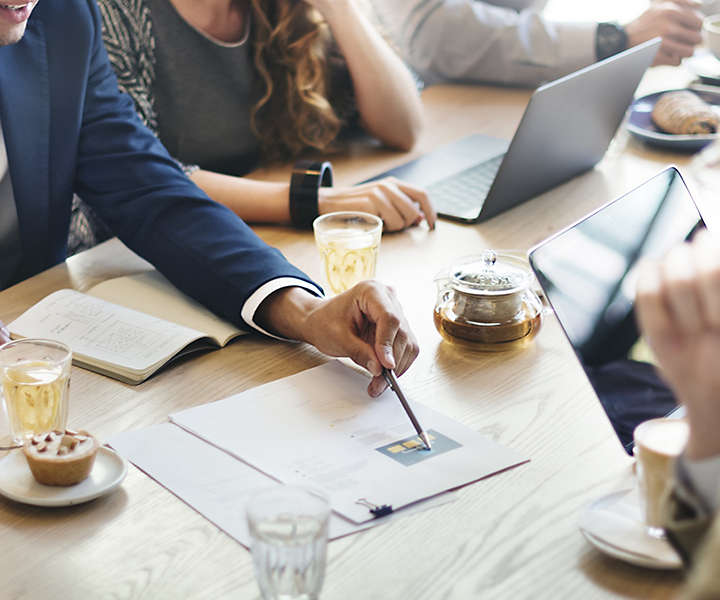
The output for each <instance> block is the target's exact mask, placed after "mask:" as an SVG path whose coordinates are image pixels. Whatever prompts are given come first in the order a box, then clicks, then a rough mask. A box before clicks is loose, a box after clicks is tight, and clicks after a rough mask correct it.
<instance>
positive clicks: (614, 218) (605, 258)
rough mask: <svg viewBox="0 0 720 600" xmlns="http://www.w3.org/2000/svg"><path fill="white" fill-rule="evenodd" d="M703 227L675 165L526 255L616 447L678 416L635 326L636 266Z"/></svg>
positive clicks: (673, 400)
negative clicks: (643, 428) (650, 422)
mask: <svg viewBox="0 0 720 600" xmlns="http://www.w3.org/2000/svg"><path fill="white" fill-rule="evenodd" d="M704 226H705V223H704V221H703V219H702V217H701V215H700V213H699V211H698V209H697V207H696V206H695V203H694V202H693V199H692V197H691V196H690V193H689V192H688V189H687V187H686V186H685V182H684V181H683V180H682V177H681V176H680V174H679V173H678V172H677V170H676V169H675V168H674V167H671V168H668V169H666V170H664V171H662V172H661V173H659V174H658V175H656V176H655V177H653V178H652V179H650V180H648V181H647V182H645V183H643V184H642V185H641V186H639V187H638V188H636V189H634V190H633V191H631V192H629V193H627V194H625V195H624V196H621V197H620V198H618V199H617V200H614V201H613V202H610V203H609V204H607V205H605V206H603V207H602V208H600V209H599V210H597V211H596V212H594V213H592V214H590V215H588V216H587V217H585V218H584V219H582V220H581V221H579V222H577V223H575V224H574V225H572V226H570V227H568V228H567V229H565V230H564V231H561V232H560V233H558V234H557V235H555V236H553V237H551V238H549V239H548V240H546V241H544V242H542V243H541V244H539V245H538V246H536V247H535V248H533V249H532V250H531V251H530V252H529V259H530V264H531V265H532V268H533V270H534V271H535V274H536V276H537V278H538V281H539V282H540V285H541V286H542V288H543V291H544V292H545V297H546V298H547V300H548V301H549V302H550V304H551V305H552V307H553V309H554V311H555V314H556V316H557V318H558V320H559V321H560V325H561V326H562V328H563V330H564V331H565V334H566V335H567V337H568V339H569V340H570V343H571V344H572V347H573V349H574V350H575V353H576V355H577V357H578V359H579V360H580V363H581V365H582V367H583V369H584V370H585V373H586V374H587V375H588V379H589V380H590V383H591V384H592V386H593V388H594V390H595V392H596V394H597V395H598V398H599V399H600V402H601V403H602V405H603V408H604V409H605V412H606V413H607V415H608V417H609V419H610V421H611V423H612V424H613V427H614V428H615V432H616V433H617V435H618V437H619V438H620V441H621V442H622V443H623V446H625V448H626V450H627V451H628V452H630V449H631V447H632V429H633V428H634V426H635V425H637V424H638V423H640V422H642V421H644V420H646V419H648V418H652V417H661V416H668V415H671V414H674V415H677V416H679V414H678V413H677V412H676V408H677V407H676V404H675V399H674V397H673V395H672V392H671V391H670V390H669V389H668V388H667V386H666V385H665V384H664V383H663V382H662V380H661V379H660V378H659V377H658V376H657V373H656V371H655V369H654V367H653V365H652V364H651V362H650V360H651V354H650V352H649V350H648V347H647V346H646V345H645V343H644V341H643V340H642V338H641V337H640V336H639V333H638V329H637V326H636V324H635V314H634V301H635V284H636V273H637V265H638V262H639V261H640V260H641V259H643V258H646V257H649V258H661V257H662V256H663V255H664V254H665V253H666V252H667V251H668V250H669V249H670V248H672V247H673V246H675V245H677V244H678V243H680V242H682V241H683V240H686V239H688V238H689V237H691V235H692V234H693V233H694V231H696V230H697V228H699V227H704Z"/></svg>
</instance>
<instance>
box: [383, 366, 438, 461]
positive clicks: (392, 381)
mask: <svg viewBox="0 0 720 600" xmlns="http://www.w3.org/2000/svg"><path fill="white" fill-rule="evenodd" d="M383 377H384V378H385V381H387V384H388V385H389V386H390V389H391V390H392V391H393V392H395V395H396V396H397V397H398V400H400V404H402V407H403V408H404V409H405V412H406V413H407V416H408V417H410V422H411V423H412V425H413V427H414V428H415V431H416V432H417V434H418V437H419V438H420V439H421V440H422V441H423V443H424V444H425V447H426V448H427V449H428V450H432V447H431V446H430V438H429V437H428V434H427V433H425V431H424V430H423V428H422V427H421V426H420V423H419V422H418V420H417V417H416V416H415V413H414V412H413V410H412V408H410V404H408V401H407V399H406V398H405V394H403V391H402V390H401V389H400V385H399V384H398V381H397V378H396V377H395V373H393V371H392V370H391V369H383Z"/></svg>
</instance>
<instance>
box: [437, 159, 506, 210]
mask: <svg viewBox="0 0 720 600" xmlns="http://www.w3.org/2000/svg"><path fill="white" fill-rule="evenodd" d="M504 157H505V155H504V154H499V155H498V156H494V157H493V158H491V159H489V160H486V161H485V162H482V163H480V164H478V165H473V166H472V167H469V168H467V169H465V170H464V171H460V172H459V173H456V174H455V175H451V176H450V177H447V178H445V179H441V180H440V181H436V182H435V183H433V184H431V185H429V186H428V188H427V191H428V194H429V195H430V198H431V200H432V201H433V204H434V205H435V208H436V210H437V211H438V212H439V213H442V214H445V215H450V216H456V217H462V218H474V217H477V215H478V214H479V213H480V208H481V207H482V205H483V203H484V202H485V198H486V197H487V194H488V192H489V191H490V187H491V186H492V183H493V181H494V180H495V176H496V175H497V172H498V170H499V169H500V164H501V163H502V161H503V158H504Z"/></svg>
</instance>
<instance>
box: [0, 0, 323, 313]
mask: <svg viewBox="0 0 720 600" xmlns="http://www.w3.org/2000/svg"><path fill="white" fill-rule="evenodd" d="M209 93H211V92H209ZM0 122H1V123H2V129H3V133H4V136H5V144H6V147H7V154H8V162H9V167H10V174H11V177H12V183H13V190H14V193H15V202H16V205H17V212H18V219H19V226H20V237H21V241H22V251H23V260H22V264H21V266H20V268H19V271H18V273H17V276H16V280H20V279H24V278H26V277H29V276H30V275H33V274H35V273H38V272H39V271H41V270H43V269H46V268H48V267H50V266H52V265H54V264H57V263H59V262H61V261H63V260H64V259H65V252H66V250H65V249H66V246H67V235H68V225H69V221H70V208H71V201H72V196H73V192H76V193H77V194H78V195H80V196H81V197H82V198H83V199H84V200H85V201H86V202H87V203H88V204H90V205H91V206H92V207H93V208H94V209H95V210H96V211H97V212H98V214H99V215H100V216H101V217H102V218H103V219H104V221H105V222H106V223H107V224H108V225H109V226H110V228H111V229H112V231H113V232H114V233H115V234H116V235H117V236H118V237H119V238H120V239H121V240H122V241H123V242H124V243H125V244H126V245H127V246H128V247H130V248H132V250H134V251H135V252H137V253H138V254H139V255H140V256H142V257H144V258H145V259H147V260H148V261H150V262H151V263H152V264H154V265H155V266H156V268H157V269H158V270H159V271H160V272H162V273H163V274H164V275H165V276H166V277H168V279H170V280H171V281H172V282H173V283H174V284H175V285H176V286H177V287H178V288H180V289H181V290H183V291H185V292H186V293H187V294H189V295H190V296H192V297H194V298H196V299H197V300H198V301H200V302H201V303H203V304H205V305H206V306H208V307H209V308H210V309H212V310H213V311H214V312H216V313H217V314H219V315H220V316H222V317H224V318H226V319H228V320H230V321H232V322H234V323H236V324H238V325H240V326H243V325H244V324H243V322H242V320H241V318H240V310H241V308H242V306H243V304H244V302H245V300H246V299H247V298H248V297H249V296H250V295H251V294H252V293H253V292H254V291H255V290H256V289H257V288H258V287H260V286H261V285H263V284H264V283H266V282H268V281H270V280H272V279H275V278H277V277H296V278H299V279H303V280H305V281H308V282H311V280H310V279H308V277H307V276H306V275H304V274H303V273H302V272H301V271H299V270H298V269H296V268H295V267H293V266H292V265H290V264H289V263H288V262H287V260H285V258H284V257H283V256H282V254H280V252H279V251H277V250H275V249H273V248H270V247H269V246H267V245H266V244H265V243H264V242H262V241H261V240H260V239H259V238H258V237H257V236H256V235H255V234H254V233H253V232H252V230H251V229H250V228H249V227H248V226H247V225H246V224H245V223H244V222H242V221H241V220H240V219H239V218H238V217H236V216H235V215H234V214H233V213H232V212H231V211H229V210H228V209H226V208H225V207H223V206H221V205H219V204H217V203H215V202H213V201H212V200H210V199H209V198H208V197H207V196H206V195H205V194H204V193H203V192H202V191H201V190H200V189H199V188H197V187H196V186H195V185H194V184H193V183H192V182H191V181H190V180H189V179H187V178H186V177H185V175H184V174H183V172H182V170H181V169H180V168H179V167H178V166H177V164H176V163H175V161H173V160H172V159H171V158H170V156H169V155H168V153H167V152H166V150H165V148H164V147H163V146H162V145H161V144H160V142H159V141H158V140H157V138H156V137H155V136H154V135H153V134H152V133H151V132H150V131H148V130H147V129H146V128H145V126H144V125H143V124H142V123H141V121H140V120H139V118H138V117H137V114H136V113H135V109H134V107H133V104H132V101H131V100H130V98H129V97H127V96H125V95H123V94H120V93H119V92H118V86H117V81H116V79H115V75H114V73H113V70H112V68H111V66H110V64H109V62H108V59H107V55H106V53H105V48H104V46H103V40H102V32H101V26H100V17H99V13H98V9H97V7H96V5H95V2H94V1H93V0H40V2H39V3H38V4H37V6H36V7H35V9H34V11H33V14H32V15H31V17H30V20H29V22H28V27H27V31H26V33H25V36H24V37H23V39H22V40H21V41H20V42H18V43H17V44H13V45H10V46H5V47H2V48H0Z"/></svg>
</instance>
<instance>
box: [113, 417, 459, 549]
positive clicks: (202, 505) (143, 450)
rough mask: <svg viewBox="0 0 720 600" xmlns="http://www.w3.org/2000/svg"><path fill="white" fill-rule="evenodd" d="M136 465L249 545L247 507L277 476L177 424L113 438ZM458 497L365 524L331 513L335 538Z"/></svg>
mask: <svg viewBox="0 0 720 600" xmlns="http://www.w3.org/2000/svg"><path fill="white" fill-rule="evenodd" d="M108 443H109V444H110V445H111V446H112V447H113V448H115V450H116V451H117V452H119V453H120V454H121V455H123V456H124V457H125V458H126V459H128V460H129V461H130V462H132V463H133V464H134V465H135V466H136V467H138V468H139V469H140V470H142V471H143V472H145V473H146V474H147V475H149V476H150V477H152V478H153V479H154V480H155V481H157V482H158V483H159V484H160V485H162V486H163V487H165V488H167V489H168V490H170V491H171V492H172V493H173V494H175V495H176V496H177V497H178V498H180V499H181V500H182V501H183V502H185V503H186V504H189V505H190V506H192V507H193V508H194V509H195V510H196V511H198V512H199V513H200V514H202V515H203V516H204V517H205V518H206V519H208V520H209V521H212V522H213V523H214V524H215V525H217V526H218V527H219V528H220V529H222V530H223V531H225V533H227V534H228V535H230V536H231V537H233V538H235V540H237V541H238V542H240V543H241V544H243V545H244V546H246V547H250V533H249V532H248V528H247V521H246V516H245V505H246V503H247V500H248V499H249V498H250V497H251V496H252V495H253V494H254V493H255V492H258V491H260V490H264V489H267V488H268V487H270V486H273V485H280V484H279V483H278V482H276V481H275V480H273V479H271V478H270V477H268V476H267V475H264V474H262V473H260V471H258V470H256V469H253V468H252V467H250V466H249V465H247V464H245V463H243V462H242V461H240V460H237V459H236V458H234V457H232V456H230V455H229V454H228V453H227V452H224V451H222V450H220V449H218V448H215V447H214V446H212V445H210V444H208V443H207V442H205V441H203V440H201V439H200V438H198V437H196V436H194V435H193V434H191V433H189V432H187V431H185V430H184V429H182V428H180V427H178V426H177V425H173V424H172V423H163V424H162V425H154V426H152V427H147V428H144V429H138V430H135V431H127V432H124V433H121V434H118V435H116V436H114V437H113V438H112V439H111V440H109V442H108ZM454 499H455V494H452V493H450V494H443V495H442V496H438V497H437V498H434V499H432V500H430V501H428V502H422V503H419V504H416V505H414V506H412V507H409V508H408V509H407V510H403V511H400V512H398V513H393V514H391V515H388V516H387V517H382V518H380V519H375V520H373V521H370V522H368V523H364V524H362V525H357V524H355V523H352V522H351V521H349V520H347V519H345V518H343V517H341V516H339V515H337V514H335V513H332V514H331V516H330V527H329V537H330V539H331V540H333V539H337V538H340V537H343V536H345V535H348V534H351V533H355V532H357V531H362V530H363V529H367V528H369V527H373V526H375V525H380V524H382V523H386V522H388V521H392V520H394V519H397V518H399V517H401V516H402V515H405V514H412V513H413V512H419V511H421V510H425V509H427V508H431V507H433V506H437V505H440V504H445V503H447V502H451V501H452V500H454Z"/></svg>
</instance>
